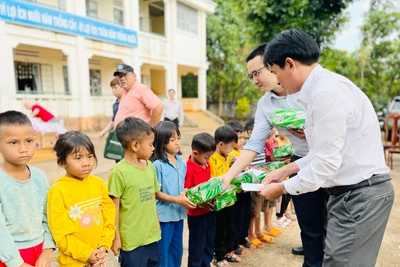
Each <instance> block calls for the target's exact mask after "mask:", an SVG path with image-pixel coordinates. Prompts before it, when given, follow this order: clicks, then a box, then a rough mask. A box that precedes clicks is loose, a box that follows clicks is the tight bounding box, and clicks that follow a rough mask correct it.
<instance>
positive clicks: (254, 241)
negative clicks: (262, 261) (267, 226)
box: [249, 238, 265, 248]
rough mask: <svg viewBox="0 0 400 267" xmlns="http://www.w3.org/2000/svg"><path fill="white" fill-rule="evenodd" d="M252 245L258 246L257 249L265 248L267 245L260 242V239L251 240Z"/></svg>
mask: <svg viewBox="0 0 400 267" xmlns="http://www.w3.org/2000/svg"><path fill="white" fill-rule="evenodd" d="M249 241H250V243H252V244H253V245H254V246H256V248H263V247H265V244H264V243H263V242H261V241H260V239H258V238H254V239H252V240H249Z"/></svg>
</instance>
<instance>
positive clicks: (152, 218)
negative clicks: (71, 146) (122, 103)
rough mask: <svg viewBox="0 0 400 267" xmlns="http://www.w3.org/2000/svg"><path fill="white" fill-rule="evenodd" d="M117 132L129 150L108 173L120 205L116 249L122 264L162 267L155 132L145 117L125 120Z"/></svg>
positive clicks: (113, 192)
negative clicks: (160, 261) (154, 153)
mask: <svg viewBox="0 0 400 267" xmlns="http://www.w3.org/2000/svg"><path fill="white" fill-rule="evenodd" d="M116 134H117V138H118V140H119V141H120V142H121V145H122V147H123V148H124V151H125V156H124V159H122V160H121V161H120V162H119V163H117V164H116V165H115V166H114V167H113V168H112V169H111V172H110V174H109V176H108V179H109V184H108V189H109V195H110V196H111V198H112V199H113V201H114V204H115V208H116V220H115V224H116V233H115V239H114V241H113V245H112V248H111V249H112V250H113V252H114V254H115V255H118V254H120V256H121V257H120V263H121V267H130V266H158V263H159V256H160V255H159V254H160V253H159V249H158V246H157V241H158V240H160V239H161V232H160V225H159V222H158V218H157V210H156V202H155V193H157V192H158V191H160V185H159V183H158V181H157V177H156V171H155V169H154V166H153V164H152V163H151V162H150V161H149V160H148V158H149V157H150V156H151V154H152V153H153V150H154V147H153V141H154V133H153V129H152V128H151V126H150V125H149V124H147V123H146V122H144V121H143V120H141V119H138V118H133V117H128V118H126V119H124V120H122V121H121V122H120V123H119V124H118V126H117V128H116Z"/></svg>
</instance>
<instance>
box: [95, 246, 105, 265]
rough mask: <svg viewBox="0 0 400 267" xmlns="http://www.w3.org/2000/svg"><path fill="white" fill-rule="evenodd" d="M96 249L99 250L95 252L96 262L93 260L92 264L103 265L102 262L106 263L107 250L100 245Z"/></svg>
mask: <svg viewBox="0 0 400 267" xmlns="http://www.w3.org/2000/svg"><path fill="white" fill-rule="evenodd" d="M98 251H99V252H98V253H97V254H96V259H97V262H95V263H94V264H93V266H96V267H101V266H103V265H104V263H106V255H107V250H106V248H105V247H100V248H99V249H98Z"/></svg>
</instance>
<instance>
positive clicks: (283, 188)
mask: <svg viewBox="0 0 400 267" xmlns="http://www.w3.org/2000/svg"><path fill="white" fill-rule="evenodd" d="M281 187H282V191H283V194H285V195H286V194H287V193H288V192H287V191H286V188H285V182H284V181H283V182H282V183H281Z"/></svg>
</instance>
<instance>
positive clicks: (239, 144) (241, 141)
mask: <svg viewBox="0 0 400 267" xmlns="http://www.w3.org/2000/svg"><path fill="white" fill-rule="evenodd" d="M237 135H238V142H237V143H235V144H234V145H233V148H234V149H236V150H240V149H242V148H243V146H244V143H245V142H246V138H245V134H244V132H238V133H237Z"/></svg>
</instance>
